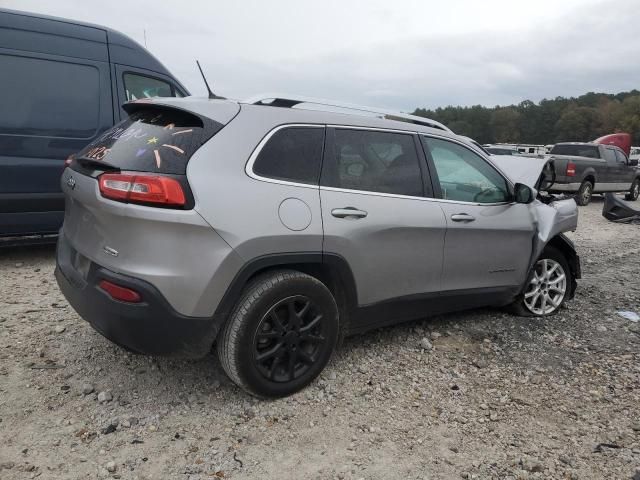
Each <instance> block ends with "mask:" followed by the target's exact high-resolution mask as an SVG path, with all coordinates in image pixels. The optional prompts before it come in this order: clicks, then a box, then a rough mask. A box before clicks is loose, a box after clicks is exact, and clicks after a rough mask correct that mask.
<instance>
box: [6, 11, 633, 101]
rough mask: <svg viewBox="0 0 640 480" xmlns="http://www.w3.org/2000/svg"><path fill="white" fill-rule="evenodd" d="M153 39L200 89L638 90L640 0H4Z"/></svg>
mask: <svg viewBox="0 0 640 480" xmlns="http://www.w3.org/2000/svg"><path fill="white" fill-rule="evenodd" d="M0 6H3V7H6V8H12V9H16V10H25V11H31V12H39V13H46V14H49V15H55V16H59V17H65V18H71V19H77V20H83V21H88V22H92V23H97V24H102V25H106V26H109V27H111V28H114V29H116V30H119V31H121V32H123V33H125V34H127V35H129V36H130V37H132V38H134V39H135V40H137V41H138V42H139V43H141V44H144V31H145V30H146V40H147V41H146V43H147V47H148V49H149V50H150V51H151V52H152V53H153V54H154V55H155V56H156V57H158V58H159V59H160V60H161V61H162V62H163V63H164V64H165V65H166V66H167V68H168V69H169V70H171V71H172V72H173V73H174V74H175V75H176V76H177V77H178V78H179V79H180V80H181V81H182V82H183V83H184V84H185V85H186V86H187V88H188V89H189V90H191V93H192V94H195V95H201V94H204V92H205V90H204V87H203V84H202V80H201V79H200V76H199V74H198V72H197V69H196V65H195V59H196V58H197V59H200V62H201V64H202V66H203V68H204V70H205V73H206V75H207V77H208V79H209V82H210V83H212V84H213V87H214V88H213V89H214V91H215V92H216V93H217V94H219V95H224V96H227V97H231V98H245V97H248V96H253V95H255V94H259V93H266V92H278V93H282V92H284V93H291V94H299V95H306V96H312V97H322V98H332V99H337V100H341V101H346V102H350V103H360V104H365V105H375V106H382V107H388V108H394V109H401V110H403V111H412V110H413V109H414V108H416V107H438V106H446V105H474V104H482V105H489V106H493V105H496V104H511V103H517V102H520V101H522V100H524V99H530V100H533V101H539V100H540V99H542V98H544V97H547V98H553V97H556V96H559V95H562V96H572V95H573V96H576V95H580V94H582V93H585V92H587V91H603V92H611V93H615V92H618V91H623V90H630V89H633V88H640V61H638V60H639V59H640V1H638V0H612V1H609V0H562V1H559V0H527V1H516V0H502V1H501V0H483V1H478V0H448V1H447V2H435V1H430V2H427V1H423V0H322V1H304V0H268V1H261V0H245V1H243V0H236V1H229V2H222V1H216V0H208V1H207V0H202V1H196V0H181V1H173V2H168V1H166V2H165V1H162V2H161V1H158V0H154V1H147V0H126V1H125V0H108V1H105V0H102V1H97V0H56V1H50V0H49V1H46V0H0Z"/></svg>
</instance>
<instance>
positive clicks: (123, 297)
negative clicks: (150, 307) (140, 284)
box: [98, 280, 142, 303]
mask: <svg viewBox="0 0 640 480" xmlns="http://www.w3.org/2000/svg"><path fill="white" fill-rule="evenodd" d="M98 286H99V287H100V288H101V289H102V290H104V291H105V292H107V293H108V294H109V295H110V296H111V298H113V299H114V300H119V301H121V302H128V303H140V302H141V301H142V297H141V296H140V294H139V293H138V292H136V291H135V290H132V289H130V288H127V287H122V286H120V285H116V284H115V283H112V282H110V281H108V280H101V281H100V283H99V284H98Z"/></svg>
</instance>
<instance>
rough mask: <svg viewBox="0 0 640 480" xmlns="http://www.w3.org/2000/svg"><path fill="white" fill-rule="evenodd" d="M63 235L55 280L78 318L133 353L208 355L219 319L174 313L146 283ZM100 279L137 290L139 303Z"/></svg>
mask: <svg viewBox="0 0 640 480" xmlns="http://www.w3.org/2000/svg"><path fill="white" fill-rule="evenodd" d="M78 255H79V254H78V253H77V252H76V251H75V250H74V249H73V247H71V245H70V244H69V242H68V240H67V239H66V238H65V236H64V233H63V232H61V234H60V237H59V239H58V247H57V252H56V271H55V276H56V280H57V282H58V285H59V286H60V290H61V291H62V293H63V294H64V296H65V297H66V299H67V301H68V302H69V303H70V304H71V306H72V307H73V308H74V309H75V310H76V312H78V314H79V315H80V316H81V317H82V318H83V319H84V320H86V321H87V322H89V324H91V326H92V327H93V328H94V329H95V330H97V331H98V332H99V333H100V334H102V335H103V336H104V337H106V338H108V339H109V340H111V341H112V342H113V343H115V344H117V345H120V346H121V347H124V348H126V349H127V350H130V351H133V352H135V353H144V354H149V355H163V356H177V357H186V358H199V357H203V356H204V355H206V354H207V353H208V352H209V351H210V350H211V347H212V345H213V342H214V340H215V338H216V336H217V334H218V331H219V330H220V326H221V324H222V322H223V320H224V319H223V318H222V317H219V316H214V317H211V318H203V317H188V316H184V315H181V314H180V313H178V312H176V311H175V310H174V309H173V307H171V305H170V304H169V303H168V302H167V300H166V299H165V298H164V297H163V296H162V294H161V293H160V292H159V291H158V290H157V289H156V288H155V287H154V286H153V285H151V284H150V283H148V282H146V281H144V280H140V279H137V278H133V277H130V276H128V275H122V274H119V273H116V272H112V271H110V270H108V269H106V268H103V267H101V266H99V265H97V264H96V263H93V262H89V261H88V260H87V259H84V262H80V263H83V266H82V267H80V268H81V269H82V270H83V271H84V273H81V272H80V271H79V270H78V269H77V268H76V267H75V266H74V265H78V263H79V262H78V260H77V258H78ZM101 280H109V281H111V282H114V283H116V284H118V285H122V286H124V287H128V288H131V289H134V290H136V291H137V292H139V293H140V295H141V297H142V302H140V303H126V302H121V301H118V300H114V299H113V298H111V296H110V295H109V294H107V293H106V292H104V291H103V290H102V289H100V288H99V287H98V284H99V282H100V281H101Z"/></svg>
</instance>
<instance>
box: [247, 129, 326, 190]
mask: <svg viewBox="0 0 640 480" xmlns="http://www.w3.org/2000/svg"><path fill="white" fill-rule="evenodd" d="M292 127H293V128H295V127H310V128H326V125H324V124H318V123H285V124H282V125H278V126H277V127H274V128H272V129H271V130H270V131H269V132H268V133H267V134H266V135H265V136H264V137H263V138H262V140H260V142H259V143H258V145H256V148H254V149H253V152H251V155H249V160H247V163H246V165H245V167H244V172H245V173H246V174H247V175H248V176H249V177H251V178H253V179H254V180H259V181H261V182H267V183H275V184H278V185H288V186H291V187H303V188H311V189H313V190H318V188H319V185H318V184H311V183H300V182H293V181H288V180H279V179H277V178H271V177H263V176H262V175H258V174H257V173H255V172H254V171H253V164H254V163H255V162H256V159H257V158H258V155H260V152H261V151H262V149H263V148H264V146H265V145H266V144H267V142H268V141H269V140H270V139H271V137H273V136H274V135H275V134H276V133H278V132H279V131H280V130H283V129H285V128H292Z"/></svg>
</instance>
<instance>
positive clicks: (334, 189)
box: [320, 186, 516, 207]
mask: <svg viewBox="0 0 640 480" xmlns="http://www.w3.org/2000/svg"><path fill="white" fill-rule="evenodd" d="M320 191H329V192H340V193H355V194H360V195H369V196H372V197H389V198H402V199H405V200H421V201H423V202H435V203H458V204H462V205H477V206H480V207H491V206H497V205H513V204H515V203H516V202H500V203H477V202H463V201H460V200H446V199H444V198H434V197H414V196H411V195H398V194H396V193H384V192H371V191H369V190H353V189H349V188H338V187H325V186H320Z"/></svg>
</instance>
